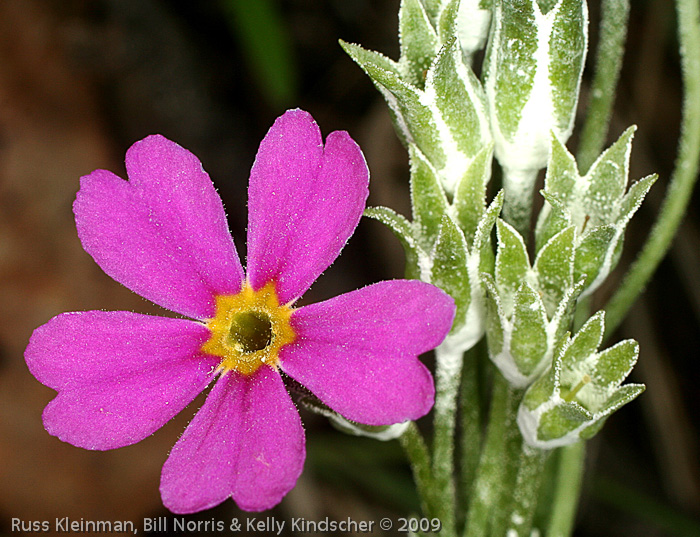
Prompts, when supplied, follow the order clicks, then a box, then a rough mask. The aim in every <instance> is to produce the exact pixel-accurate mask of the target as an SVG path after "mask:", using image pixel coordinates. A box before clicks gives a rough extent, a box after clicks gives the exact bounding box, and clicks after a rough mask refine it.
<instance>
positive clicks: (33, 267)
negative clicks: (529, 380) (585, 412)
mask: <svg viewBox="0 0 700 537" xmlns="http://www.w3.org/2000/svg"><path fill="white" fill-rule="evenodd" d="M633 4H634V5H633V9H632V13H631V25H630V34H629V42H628V47H627V55H626V57H625V66H624V69H623V74H622V84H621V87H620V89H619V94H618V98H617V106H616V109H615V117H614V118H613V122H612V125H611V130H610V137H609V138H610V140H611V141H612V140H614V139H615V138H617V136H619V134H620V133H621V132H622V131H623V130H624V128H625V127H627V126H628V125H629V124H632V123H635V124H637V125H638V126H639V130H638V131H637V135H636V139H635V144H634V150H633V155H632V173H631V178H632V179H635V180H636V179H638V178H640V177H642V176H645V175H647V174H649V173H653V172H658V173H659V176H660V180H659V182H657V184H656V186H655V187H654V189H653V190H652V194H651V195H650V197H649V199H648V201H647V202H645V204H644V206H643V207H642V209H641V210H640V213H639V215H638V216H637V217H635V220H633V222H632V225H631V227H630V230H629V231H628V234H627V254H628V255H629V253H630V252H634V250H635V249H636V248H638V247H639V245H640V244H641V243H642V241H643V240H644V238H645V236H646V234H647V232H648V230H649V227H650V225H651V223H652V222H653V219H654V216H655V213H656V210H657V207H658V205H659V204H660V201H661V199H662V196H663V192H664V188H665V185H666V184H667V182H668V178H669V176H670V174H671V172H672V169H673V161H674V158H675V154H676V144H677V140H678V134H679V122H680V108H681V99H682V93H681V80H680V72H679V59H678V52H677V41H676V37H675V13H674V11H673V3H672V2H668V1H667V0H646V1H637V2H634V3H633ZM398 5H399V0H381V1H380V0H325V1H322V0H269V1H266V2H262V1H260V2H257V1H252V0H249V1H245V0H221V1H215V0H207V1H202V2H190V1H186V0H171V1H166V0H92V1H90V0H2V2H0V535H5V534H8V535H9V534H10V532H11V522H10V521H11V519H12V518H21V519H23V520H53V519H54V518H56V517H65V516H69V517H71V518H73V519H80V518H84V519H85V520H134V521H137V524H138V523H139V522H140V520H141V519H143V518H144V517H159V516H169V514H168V512H167V511H166V510H165V509H164V508H163V507H162V504H161V502H160V497H159V493H158V481H159V474H160V468H161V466H162V464H163V462H164V461H165V458H166V457H167V453H168V451H169V449H170V447H171V446H172V445H173V444H174V442H175V440H176V438H177V436H178V435H179V434H180V433H181V431H182V430H183V428H184V426H185V425H186V423H187V422H188V420H189V419H191V416H192V414H193V412H194V408H196V407H197V405H196V404H195V405H193V409H192V410H189V409H188V410H187V411H186V412H184V413H183V414H182V415H181V416H179V417H178V418H177V419H175V420H174V421H173V422H171V423H170V424H168V425H167V426H166V427H165V428H164V429H163V430H161V431H159V432H158V433H156V434H155V435H154V436H153V437H150V438H148V439H147V440H145V441H143V442H141V443H139V444H137V445H135V446H131V447H128V448H123V449H120V450H116V451H111V452H88V451H84V450H81V449H78V448H74V447H72V446H70V445H67V444H63V443H62V442H60V441H59V440H57V439H56V438H54V437H51V436H49V435H48V434H47V433H46V432H45V431H44V430H43V427H42V425H41V412H42V410H43V407H44V406H45V405H46V403H47V402H48V401H49V400H51V399H52V398H53V392H52V391H51V390H50V389H48V388H45V387H44V386H42V385H40V384H39V383H38V382H37V381H35V380H34V378H33V377H32V376H31V375H30V374H29V373H28V371H27V368H26V366H25V364H24V360H23V357H22V353H23V350H24V347H25V346H26V343H27V340H28V338H29V336H30V334H31V332H32V330H33V329H34V328H36V327H37V326H39V325H40V324H43V323H45V322H46V321H47V320H48V319H49V318H51V317H52V316H54V315H56V314H58V313H61V312H63V311H72V310H85V309H108V310H116V309H125V310H135V311H140V312H144V313H155V314H160V313H162V312H161V311H159V310H158V309H157V308H156V307H155V306H152V305H150V304H149V303H147V302H146V301H144V300H142V299H140V298H139V297H137V296H135V295H133V294H131V293H130V292H129V291H127V290H126V289H124V288H122V287H120V286H119V285H118V284H116V283H115V282H113V281H112V280H111V279H109V278H108V277H107V276H105V275H104V274H103V273H102V272H101V271H100V269H99V268H98V267H97V266H96V264H95V263H94V262H93V261H92V259H91V258H90V257H89V256H88V255H87V254H86V253H85V252H83V250H82V248H81V247H80V244H79V241H78V239H77V236H76V233H75V226H74V222H73V216H72V211H71V204H72V202H73V199H74V196H75V192H76V191H77V189H78V180H79V177H80V176H81V175H85V174H87V173H90V172H91V171H92V170H94V169H96V168H106V169H110V170H112V171H114V172H116V173H118V174H120V175H122V176H124V173H125V172H124V165H123V156H124V153H125V151H126V149H127V148H128V147H129V146H130V145H131V144H132V143H133V142H134V141H136V140H138V139H140V138H142V137H144V136H146V135H148V134H151V133H161V134H163V135H165V136H167V137H169V138H171V139H172V140H175V141H177V142H178V143H179V144H181V145H182V146H184V147H186V148H188V149H189V150H191V151H192V152H194V153H195V154H196V155H197V156H198V157H199V158H200V159H201V160H202V162H203V165H204V167H205V168H206V170H207V171H208V172H209V174H210V175H211V177H212V179H213V180H214V182H215V184H216V186H217V188H218V189H219V192H220V194H221V196H222V197H223V199H224V204H225V206H226V209H227V213H228V217H229V223H230V227H231V230H232V232H233V234H234V237H235V239H236V244H237V246H238V248H239V252H240V253H241V254H242V255H243V254H244V253H245V225H246V218H247V217H246V185H247V179H248V172H249V170H250V166H251V164H252V162H253V159H254V156H255V152H256V150H257V145H258V143H259V141H260V140H261V139H262V137H263V136H264V134H265V132H266V131H267V129H268V128H269V126H270V125H271V124H272V122H273V121H274V119H275V118H276V117H277V116H278V115H280V114H281V113H282V112H283V111H284V110H285V109H287V108H294V107H300V108H304V109H306V110H308V111H309V112H311V113H312V114H313V116H314V117H315V119H316V120H317V121H318V123H319V125H320V126H321V129H322V131H323V133H324V135H327V134H328V133H329V132H331V131H332V130H338V129H341V130H347V131H349V132H350V134H351V136H353V138H354V139H355V140H356V141H357V142H358V143H359V144H360V146H361V147H362V148H363V150H364V153H365V156H366V158H367V161H368V164H369V168H370V171H371V174H372V181H371V187H370V190H371V196H370V204H373V205H388V206H391V207H393V208H394V209H395V210H397V211H399V212H402V213H403V214H406V215H408V212H409V202H408V185H407V180H408V166H407V155H406V151H405V150H404V149H403V147H402V146H401V145H400V143H399V142H398V141H397V139H396V137H395V135H394V133H393V129H392V126H391V122H390V119H389V115H388V112H387V109H386V106H385V105H384V102H383V100H382V98H381V97H380V95H379V94H378V92H377V91H376V90H375V89H374V87H373V86H372V84H371V82H370V81H369V79H368V78H367V77H366V76H365V75H364V74H363V73H362V72H361V70H360V69H359V68H358V67H357V66H356V65H355V64H353V63H352V61H351V60H350V59H349V58H348V57H347V56H345V55H344V53H343V52H342V50H341V48H340V46H339V45H338V42H337V40H338V39H339V38H342V39H344V40H347V41H351V42H356V43H360V44H362V45H363V46H365V47H366V48H371V49H374V50H379V51H381V52H383V53H385V54H387V55H388V56H390V57H392V58H397V57H398V38H397V13H398ZM589 5H590V10H591V45H592V49H593V50H594V48H595V46H596V35H597V32H596V24H597V18H598V10H599V2H598V1H597V0H593V1H591V2H589ZM256 65H257V67H256ZM261 66H262V67H261ZM589 80H590V71H587V73H586V75H585V78H584V88H583V90H582V96H581V102H580V106H581V113H582V114H583V113H584V112H585V106H586V100H587V84H588V82H589ZM575 143H576V136H575V135H574V137H572V140H571V142H570V144H569V145H570V146H571V147H572V149H575ZM696 199H697V196H696ZM696 204H697V202H694V203H693V205H692V206H691V209H690V212H689V215H688V217H687V218H686V221H685V223H684V225H683V228H682V230H681V233H680V235H679V237H678V238H677V240H676V242H675V244H674V248H673V251H672V253H671V255H670V256H669V257H668V258H667V260H666V261H664V263H663V264H662V266H661V267H660V269H659V271H658V273H657V275H656V277H655V279H654V281H653V282H652V283H651V285H650V286H649V288H648V289H647V292H646V293H645V295H644V297H643V298H642V299H641V300H640V301H638V303H637V304H636V305H635V307H634V308H633V310H632V313H631V315H630V317H629V319H628V321H627V322H626V323H625V324H624V325H623V327H622V328H621V329H620V331H619V333H618V334H617V335H616V337H615V340H619V339H622V338H627V337H633V338H635V339H637V340H639V341H640V343H641V348H642V351H641V356H640V362H639V365H638V366H637V368H636V369H635V371H634V373H633V379H632V380H634V381H636V382H644V383H646V384H647V387H648V388H647V391H646V393H645V394H644V395H643V396H642V397H640V398H639V399H638V400H637V401H635V402H634V403H633V404H631V405H629V406H628V407H625V409H624V410H622V411H621V412H619V413H617V414H615V415H614V416H613V417H612V418H611V419H610V420H609V422H608V424H607V425H606V427H605V428H604V429H603V431H602V433H601V434H599V435H598V437H596V439H595V440H594V441H592V442H590V443H589V450H588V462H587V465H588V471H587V474H586V479H585V485H584V493H583V498H582V503H581V506H580V512H579V518H578V524H577V530H576V533H575V535H577V536H582V537H584V536H590V537H597V536H600V537H604V536H605V537H612V536H641V537H646V536H648V537H652V536H659V537H660V536H673V535H698V534H700V533H698V528H700V522H699V521H698V519H699V518H700V516H699V514H698V513H700V471H699V459H700V457H699V456H698V454H699V451H698V442H699V438H698V431H699V430H700V412H698V410H699V409H700V406H699V400H698V393H700V392H699V391H698V389H697V384H696V383H698V382H700V351H699V350H698V349H700V334H699V331H698V327H699V326H700V325H699V321H700V270H698V267H700V229H699V228H698V218H697V211H696V210H695V206H696ZM628 262H629V260H628V259H627V258H623V262H622V263H621V267H620V268H624V266H626V264H627V263H628ZM402 271H403V261H402V252H401V249H400V247H399V245H398V243H397V241H395V240H394V239H393V237H392V236H391V235H390V234H389V232H387V231H386V230H385V229H383V228H382V227H381V226H380V225H379V224H377V223H375V222H371V221H367V220H363V221H362V223H361V224H360V226H359V228H358V231H357V233H356V234H355V236H354V237H353V239H352V240H351V241H350V243H349V244H348V247H347V249H346V250H345V255H343V256H341V258H340V259H339V261H338V262H337V263H336V264H335V265H334V266H333V267H332V268H331V269H329V270H328V271H327V273H326V274H325V276H324V277H322V278H321V279H320V280H319V281H318V283H317V284H316V285H315V286H314V287H313V289H312V290H311V291H310V292H309V293H307V295H306V296H305V297H304V298H305V300H306V301H308V302H315V301H318V300H322V299H325V298H328V297H330V296H332V295H335V294H338V293H341V292H345V291H348V290H351V289H353V288H355V287H358V286H361V285H365V284H368V283H371V282H374V281H377V280H381V279H386V278H395V277H401V276H402ZM620 273H621V271H620V270H619V269H618V271H617V273H616V276H614V277H613V278H611V282H610V284H609V285H608V286H607V287H606V288H604V289H602V290H601V291H600V293H599V296H598V297H597V300H598V302H599V305H601V304H603V302H604V300H605V298H606V296H608V295H609V294H610V291H611V290H612V289H614V287H615V285H616V283H617V282H616V281H615V278H616V277H618V278H619V274H620ZM303 419H304V422H305V426H306V429H307V433H308V434H307V443H308V459H307V463H306V467H305V471H304V473H303V475H302V477H301V479H300V481H299V484H298V485H297V487H296V488H295V489H294V490H293V491H292V492H291V493H290V494H289V495H288V496H287V498H286V499H285V500H284V501H283V502H282V504H281V505H280V506H279V507H277V508H276V509H275V510H274V511H272V512H271V513H270V514H272V515H274V516H275V517H277V519H279V520H284V519H289V518H290V517H306V518H307V519H309V520H320V519H322V518H324V517H326V516H328V517H330V518H331V519H335V520H344V519H346V518H347V517H351V518H353V519H354V520H379V519H380V518H381V517H382V516H391V517H394V518H395V517H397V516H405V515H407V514H409V512H415V511H416V510H417V507H418V501H417V498H416V497H415V493H414V492H413V486H412V482H411V477H410V473H409V471H408V469H407V467H406V465H405V462H404V459H403V455H402V453H401V450H400V448H399V446H398V444H397V443H396V442H389V443H379V442H374V441H370V440H365V439H357V438H351V437H347V436H344V435H342V434H340V433H337V432H335V431H334V430H333V429H332V428H330V427H329V426H328V425H327V423H326V422H325V421H324V420H322V419H320V418H318V417H317V416H314V415H309V414H307V413H304V414H303ZM235 516H245V515H243V514H242V513H241V512H239V511H238V510H237V508H236V507H235V505H234V504H233V502H230V501H228V502H226V503H225V504H223V505H221V506H219V507H218V508H216V509H213V510H211V511H207V512H205V513H200V514H199V515H193V516H191V517H190V518H191V519H192V520H211V519H213V518H214V519H217V520H226V519H230V518H231V517H235ZM139 525H140V524H139ZM171 528H172V526H171ZM205 533H207V532H203V533H202V535H204V534H205ZM209 533H210V532H209ZM188 534H189V535H195V534H197V533H196V532H189V533H188ZM161 535H163V534H161Z"/></svg>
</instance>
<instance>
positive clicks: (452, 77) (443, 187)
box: [341, 0, 655, 448]
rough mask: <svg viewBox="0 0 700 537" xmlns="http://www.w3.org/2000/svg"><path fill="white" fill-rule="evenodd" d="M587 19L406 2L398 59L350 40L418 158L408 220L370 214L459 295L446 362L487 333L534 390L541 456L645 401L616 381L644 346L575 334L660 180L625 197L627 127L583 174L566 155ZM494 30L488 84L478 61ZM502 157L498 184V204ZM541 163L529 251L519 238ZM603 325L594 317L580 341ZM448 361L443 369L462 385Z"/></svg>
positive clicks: (557, 12) (511, 2)
mask: <svg viewBox="0 0 700 537" xmlns="http://www.w3.org/2000/svg"><path fill="white" fill-rule="evenodd" d="M587 26H588V9H587V5H586V2H585V1H584V0H461V1H460V0H402V2H401V7H400V12H399V34H400V57H399V59H398V60H397V61H394V60H392V59H390V58H387V57H386V56H384V55H382V54H380V53H378V52H374V51H369V50H366V49H363V48H362V47H360V46H359V45H354V44H349V43H341V44H342V46H343V48H344V49H345V51H346V52H347V53H348V54H349V55H350V57H351V58H352V59H353V60H354V61H355V62H356V63H357V64H358V65H359V66H360V67H361V68H362V69H363V70H364V71H365V72H366V73H367V75H368V76H369V77H370V78H371V80H372V82H373V83H374V84H375V86H376V87H377V89H378V90H379V91H380V92H381V94H382V95H383V96H384V98H385V99H386V101H387V104H388V106H389V109H390V112H391V116H392V119H393V121H394V125H395V128H396V131H397V133H398V135H399V137H400V139H401V140H402V142H403V144H404V145H405V147H406V148H407V150H408V154H409V158H410V164H411V168H410V171H411V201H412V215H411V216H412V218H411V219H410V220H409V219H407V218H406V217H404V216H402V215H399V214H397V213H395V212H394V211H393V210H391V209H389V208H386V207H373V208H370V209H368V210H367V211H366V213H365V214H366V216H370V217H372V218H375V219H377V220H379V221H381V222H383V223H384V224H386V225H387V226H388V227H389V228H390V229H391V230H392V231H393V232H394V233H395V235H396V236H397V237H398V238H399V240H400V241H401V243H402V245H403V247H404V250H405V253H406V261H407V263H406V274H407V276H408V277H410V278H418V279H421V280H423V281H427V282H430V283H433V284H435V285H437V286H439V287H441V288H442V289H443V290H445V291H446V292H447V293H449V294H450V295H451V296H452V297H453V298H454V299H455V303H456V305H457V312H456V316H455V322H454V325H453V328H452V331H451V333H450V335H449V336H448V338H447V340H446V341H445V343H443V345H442V347H443V349H442V351H443V352H440V353H438V354H439V355H440V356H461V352H463V351H465V350H468V349H469V348H471V347H472V346H473V345H474V344H476V343H477V342H478V341H479V340H480V339H481V338H482V337H483V335H484V334H486V336H487V341H488V348H489V356H490V358H491V361H492V362H493V363H494V364H495V365H496V367H497V368H498V370H499V371H500V372H501V373H502V374H503V376H504V377H505V378H506V379H507V381H508V382H509V383H510V384H511V386H512V387H514V388H516V389H518V390H525V389H528V387H529V391H528V392H527V394H528V395H527V396H526V400H524V401H523V403H522V405H521V411H520V414H519V416H520V418H519V421H518V423H519V425H520V428H521V430H522V434H523V436H524V437H525V439H526V440H527V442H528V443H529V444H530V445H532V446H536V447H543V448H549V447H555V446H557V445H564V444H566V443H569V442H571V441H576V440H578V439H582V438H585V437H587V435H588V436H590V435H591V434H592V433H593V432H594V431H595V430H597V429H596V427H599V426H600V424H602V422H603V421H604V418H605V417H606V416H607V415H609V413H610V412H612V411H613V410H614V409H616V408H618V407H619V406H621V405H622V404H624V403H625V402H627V401H629V400H631V398H633V397H634V396H636V395H637V394H638V393H641V388H638V387H634V388H627V387H624V388H619V383H620V382H621V381H622V379H624V377H625V376H626V375H627V373H629V368H631V366H632V364H633V363H634V360H635V359H636V352H637V351H636V345H632V344H631V343H629V342H625V343H624V344H619V345H617V346H615V347H612V348H611V349H609V350H608V351H603V352H600V353H598V352H597V350H596V349H597V345H599V344H600V341H597V342H596V348H595V349H591V348H588V347H582V346H581V344H580V343H576V342H577V341H582V339H581V338H580V337H579V335H577V336H576V337H575V338H574V339H573V340H572V339H571V338H570V337H569V335H568V330H569V329H570V327H571V325H572V322H573V317H574V312H575V309H576V305H577V301H578V300H579V299H580V298H582V297H585V296H587V295H590V294H591V293H592V292H594V291H595V290H596V289H597V288H598V287H599V286H600V284H601V283H602V282H603V281H604V279H605V278H606V277H607V276H608V274H609V273H610V271H611V270H612V269H613V268H614V267H615V265H616V264H617V261H618V260H619V256H620V252H621V248H622V243H623V238H624V232H625V229H626V227H627V224H628V222H629V220H630V218H631V217H632V215H633V214H634V213H635V211H636V210H637V209H638V208H639V206H640V204H641V203H642V201H643V199H644V197H645V195H646V193H647V192H648V190H649V188H650V187H651V185H652V184H653V182H654V180H655V176H649V177H646V178H644V179H642V180H640V181H638V182H636V183H635V184H633V185H632V186H631V187H629V189H628V188H627V182H628V174H629V156H630V151H631V144H632V136H633V132H634V129H633V128H630V129H628V130H627V131H625V133H624V134H623V135H622V136H621V137H620V139H619V140H618V141H617V142H615V143H614V144H613V145H612V146H611V147H610V148H608V149H607V150H606V151H605V152H603V154H602V155H601V156H600V157H599V158H598V160H597V161H596V162H595V163H594V164H593V165H592V166H591V168H590V170H589V171H587V173H586V174H585V175H581V174H580V173H579V171H578V166H577V164H576V161H575V159H574V157H573V156H572V155H571V154H570V153H569V152H568V151H567V149H566V147H565V143H566V140H567V139H568V137H569V136H570V134H571V131H572V129H573V123H574V116H575V111H576V106H577V102H578V96H579V88H580V83H581V74H582V71H583V67H584V63H585V58H586V51H587V46H588V33H587V32H588V29H587ZM487 37H488V45H487V49H486V51H485V56H484V65H483V71H482V80H480V79H479V78H478V77H477V76H476V75H475V73H474V71H473V70H472V66H471V63H472V60H473V58H474V53H475V52H477V51H478V50H479V49H480V48H481V47H482V46H484V44H485V43H486V39H487ZM494 156H495V157H496V159H497V160H498V162H499V164H500V167H501V169H502V172H503V173H502V179H503V187H504V188H503V190H502V191H500V192H499V193H498V194H497V195H496V196H495V197H494V198H493V200H492V201H491V202H490V203H489V202H488V198H487V187H488V183H489V181H490V179H491V171H492V167H493V158H494ZM545 165H546V166H547V172H546V176H545V186H544V189H543V191H542V195H543V197H544V199H545V202H544V206H543V208H542V210H541V212H540V214H539V215H538V218H537V225H536V228H535V232H534V249H533V252H532V255H531V254H530V253H529V252H528V246H527V240H526V239H524V238H523V235H525V236H526V237H527V235H528V233H527V232H528V230H529V222H530V211H531V209H530V207H531V204H532V194H533V187H534V184H535V179H536V176H537V173H538V172H539V170H540V169H542V168H543V167H545ZM501 211H503V219H502V220H501V219H500V218H499V215H500V214H501ZM494 228H496V233H495V236H496V239H497V241H496V245H495V248H494V243H493V240H492V235H494V233H493V230H494ZM531 258H532V259H534V261H533V262H531V261H530V259H531ZM601 325H602V316H601V315H597V316H594V317H593V318H592V319H591V321H589V324H587V325H586V327H587V328H586V330H585V331H584V330H582V332H580V333H583V334H584V335H585V334H586V333H588V331H591V330H593V329H594V328H595V327H599V326H601ZM581 337H583V336H581ZM445 349H447V350H448V351H449V352H444V351H445ZM581 349H583V350H581ZM579 350H581V352H580V353H579ZM632 355H634V358H632ZM610 360H614V361H615V364H617V365H615V366H614V367H615V368H617V369H615V371H616V373H615V374H613V373H610V374H609V375H608V376H605V375H604V374H603V373H601V370H599V368H598V365H597V364H602V365H600V367H604V366H605V367H607V365H605V364H608V362H609V361H610ZM438 362H440V358H439V359H438ZM453 366H454V364H452V365H450V364H448V363H447V362H445V363H444V364H442V363H438V369H439V368H440V367H447V368H448V369H450V368H451V369H450V371H452V373H450V374H451V375H453V376H454V371H458V369H456V370H455V369H454V367H453ZM628 366H629V368H627V367H628ZM610 367H613V366H610ZM597 368H598V369H597ZM625 368H627V369H625ZM623 369H624V370H625V372H624V375H622V373H621V371H622V370H623ZM611 375H612V376H611ZM455 378H456V377H455ZM612 378H614V379H615V381H616V382H617V381H618V380H619V382H617V384H615V385H614V386H613V384H611V383H610V382H612V381H610V382H608V381H609V379H612ZM557 383H558V384H557ZM633 386H634V385H633ZM631 393H633V395H632V396H630V397H627V395H629V394H631ZM625 394H627V395H625ZM623 395H625V396H624V397H623ZM567 420H568V421H567ZM557 427H559V428H557Z"/></svg>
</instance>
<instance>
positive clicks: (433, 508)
mask: <svg viewBox="0 0 700 537" xmlns="http://www.w3.org/2000/svg"><path fill="white" fill-rule="evenodd" d="M399 442H400V443H401V447H402V448H403V450H404V451H405V452H406V456H407V457H408V462H409V464H410V465H411V471H412V472H413V480H414V481H415V482H416V489H417V491H418V496H419V497H420V499H421V507H422V509H423V513H424V514H425V516H426V517H428V518H434V517H438V518H439V516H438V512H439V507H438V504H439V500H438V499H437V498H436V497H435V494H434V493H433V486H432V480H433V478H432V468H431V464H430V453H429V452H428V447H427V446H426V445H425V441H424V440H423V435H422V434H421V433H420V431H419V430H418V426H417V425H416V423H415V422H411V423H410V424H409V425H408V428H407V429H406V431H405V432H404V433H403V434H402V435H401V436H400V437H399Z"/></svg>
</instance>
